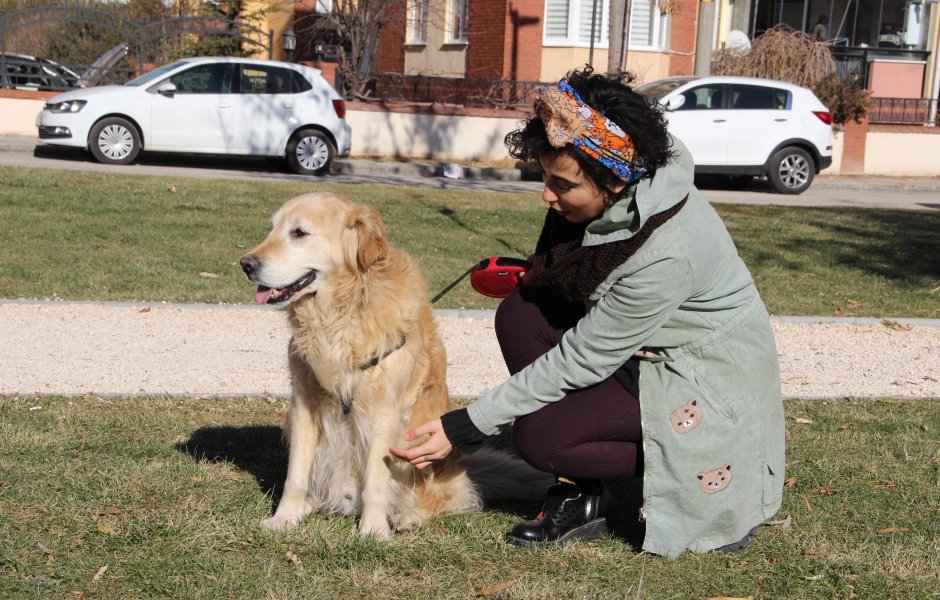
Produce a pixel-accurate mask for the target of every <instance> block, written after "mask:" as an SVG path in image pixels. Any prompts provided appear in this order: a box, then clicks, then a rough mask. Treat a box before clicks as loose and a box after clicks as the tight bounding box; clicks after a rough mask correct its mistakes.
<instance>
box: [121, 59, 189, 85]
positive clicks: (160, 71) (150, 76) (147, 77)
mask: <svg viewBox="0 0 940 600" xmlns="http://www.w3.org/2000/svg"><path fill="white" fill-rule="evenodd" d="M188 62H189V61H187V60H181V61H179V62H175V63H173V64H170V65H164V66H162V67H160V68H157V69H154V70H153V71H150V72H149V73H144V74H143V75H141V76H140V77H138V78H137V79H131V80H130V81H128V82H127V83H125V84H124V85H133V86H141V85H147V84H149V83H150V82H151V81H153V80H154V79H157V78H158V77H160V76H162V75H164V74H165V73H168V72H169V71H172V70H174V69H176V68H177V67H181V66H183V65H185V64H186V63H188Z"/></svg>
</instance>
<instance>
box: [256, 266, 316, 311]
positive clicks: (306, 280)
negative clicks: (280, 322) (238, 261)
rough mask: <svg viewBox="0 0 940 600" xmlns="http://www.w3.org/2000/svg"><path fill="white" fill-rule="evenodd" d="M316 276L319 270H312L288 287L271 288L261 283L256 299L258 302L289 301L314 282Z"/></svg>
mask: <svg viewBox="0 0 940 600" xmlns="http://www.w3.org/2000/svg"><path fill="white" fill-rule="evenodd" d="M316 278H317V272H316V271H314V270H312V271H309V272H308V273H307V274H306V275H304V276H303V277H301V278H300V279H298V280H297V281H295V282H294V283H292V284H290V285H289V286H287V287H282V288H269V287H266V286H263V285H259V286H258V293H257V294H256V295H255V301H256V302H257V303H258V304H280V303H281V302H287V301H288V300H290V299H291V298H293V297H294V294H296V293H297V292H299V291H300V290H302V289H304V288H305V287H307V286H308V285H310V284H311V283H313V282H314V280H315V279H316Z"/></svg>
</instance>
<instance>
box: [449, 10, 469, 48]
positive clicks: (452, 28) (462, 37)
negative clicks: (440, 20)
mask: <svg viewBox="0 0 940 600" xmlns="http://www.w3.org/2000/svg"><path fill="white" fill-rule="evenodd" d="M458 15H460V17H459V18H460V21H459V23H458V21H457V19H458ZM469 19H470V0H450V2H449V5H448V12H447V43H448V44H466V43H467V42H468V38H467V32H468V31H469V25H468V23H469Z"/></svg>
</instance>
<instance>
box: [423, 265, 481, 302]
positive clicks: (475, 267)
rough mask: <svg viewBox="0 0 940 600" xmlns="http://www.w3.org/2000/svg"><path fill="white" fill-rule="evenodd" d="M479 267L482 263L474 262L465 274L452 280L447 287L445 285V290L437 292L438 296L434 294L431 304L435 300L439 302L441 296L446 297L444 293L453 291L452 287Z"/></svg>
mask: <svg viewBox="0 0 940 600" xmlns="http://www.w3.org/2000/svg"><path fill="white" fill-rule="evenodd" d="M478 268H480V263H474V264H473V266H472V267H470V268H469V269H467V270H466V272H464V274H463V275H461V276H460V277H458V278H457V279H455V280H453V281H452V282H450V284H449V285H448V286H447V287H445V288H444V289H443V290H441V291H440V292H439V293H438V294H437V296H434V297H433V298H431V304H434V303H435V302H437V301H438V300H440V299H441V298H443V297H444V294H446V293H447V292H449V291H451V290H452V289H454V286H455V285H457V284H458V283H460V282H461V281H463V280H464V278H465V277H466V276H467V275H469V274H470V273H473V271H474V270H476V269H478Z"/></svg>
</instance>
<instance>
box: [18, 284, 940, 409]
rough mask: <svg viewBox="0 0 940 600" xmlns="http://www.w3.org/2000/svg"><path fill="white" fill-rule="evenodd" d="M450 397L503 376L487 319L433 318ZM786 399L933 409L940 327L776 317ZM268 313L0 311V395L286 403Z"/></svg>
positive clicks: (284, 332) (52, 307) (281, 339)
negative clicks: (244, 398) (925, 402)
mask: <svg viewBox="0 0 940 600" xmlns="http://www.w3.org/2000/svg"><path fill="white" fill-rule="evenodd" d="M435 315H436V317H437V322H438V326H439V328H440V331H441V336H442V338H443V340H444V345H445V347H446V349H447V357H448V377H447V381H448V387H449V389H450V392H451V394H452V395H454V396H457V397H475V396H478V395H480V394H481V393H483V392H485V391H486V390H488V389H489V388H491V387H493V386H496V385H498V384H499V383H501V382H502V381H503V380H505V378H506V377H507V376H508V373H507V371H506V367H505V365H504V364H503V360H502V355H501V354H500V351H499V348H498V345H497V343H496V339H495V335H494V332H493V319H492V313H491V312H487V311H436V312H435ZM773 328H774V332H775V335H776V338H777V345H778V351H779V355H780V366H781V378H782V384H783V394H784V396H785V397H787V398H845V397H859V398H898V399H922V398H940V320H918V319H910V320H908V319H897V320H893V321H882V320H879V319H847V318H815V317H806V318H774V319H773ZM289 337H290V334H289V331H288V328H287V323H286V318H285V315H284V313H282V312H280V311H278V310H275V309H272V308H271V307H266V306H254V305H208V304H205V305H193V304H188V305H184V304H163V303H158V302H148V303H125V302H64V301H33V300H0V340H3V343H2V344H0V395H47V394H52V395H67V396H73V395H74V396H83V395H89V394H96V395H122V396H124V395H129V396H154V395H182V396H196V397H211V396H241V395H252V396H279V397H283V396H287V395H289V393H290V385H289V376H288V370H287V345H288V339H289Z"/></svg>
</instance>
